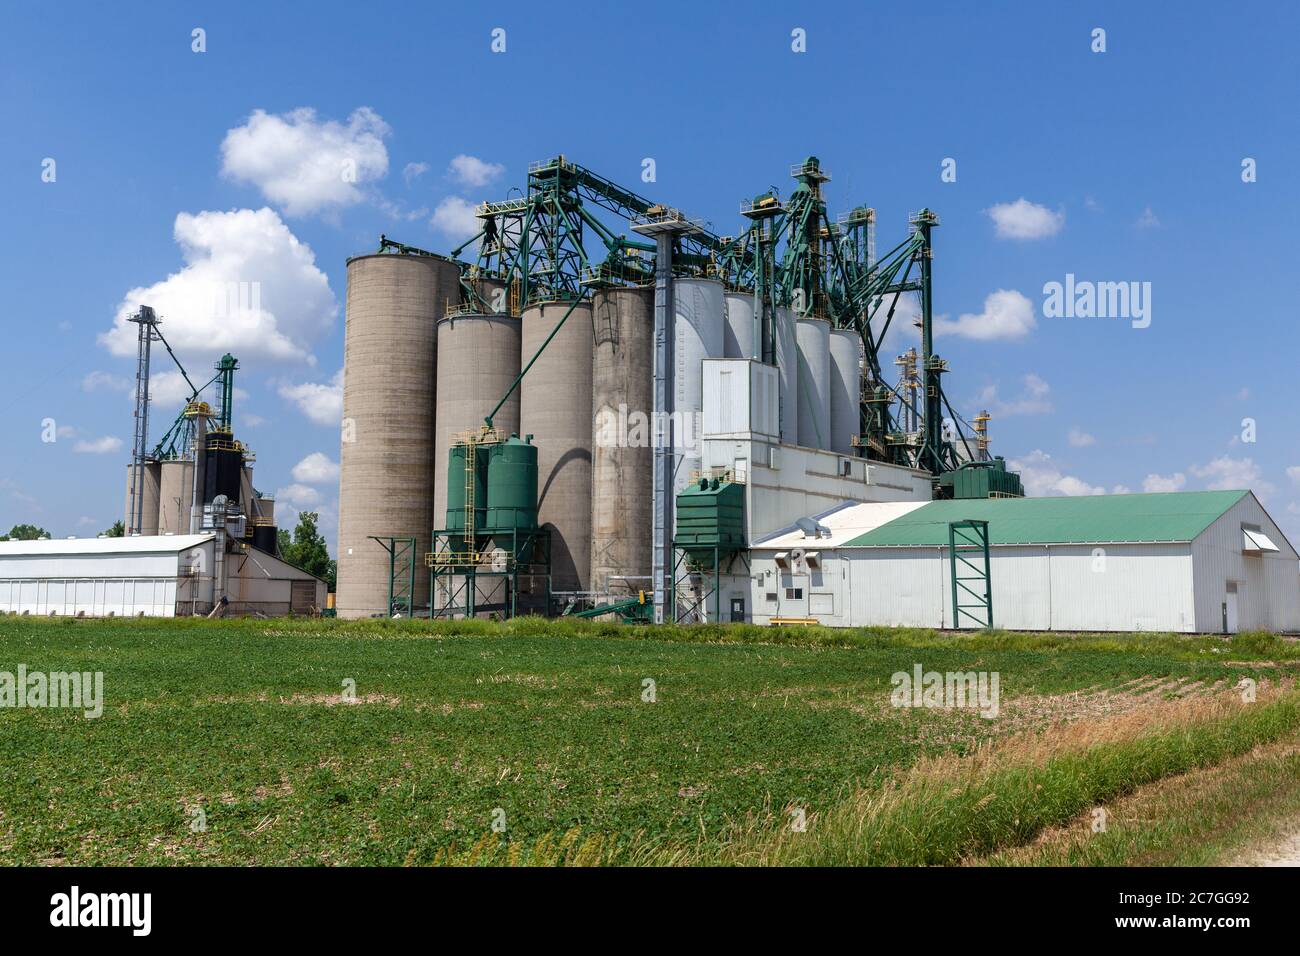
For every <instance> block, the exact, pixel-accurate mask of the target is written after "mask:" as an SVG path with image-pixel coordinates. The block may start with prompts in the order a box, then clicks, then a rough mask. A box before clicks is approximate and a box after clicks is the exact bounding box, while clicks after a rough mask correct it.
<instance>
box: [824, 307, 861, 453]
mask: <svg viewBox="0 0 1300 956" xmlns="http://www.w3.org/2000/svg"><path fill="white" fill-rule="evenodd" d="M861 354H862V339H861V337H860V336H859V335H858V333H857V332H855V331H853V330H852V329H832V330H831V380H830V390H831V434H830V449H831V451H834V452H838V453H839V454H841V455H849V454H852V453H853V436H855V435H857V434H858V430H859V428H860V427H861V426H860V422H859V420H858V403H859V400H860V392H861V389H862V358H861Z"/></svg>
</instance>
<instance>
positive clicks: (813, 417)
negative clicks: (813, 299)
mask: <svg viewBox="0 0 1300 956" xmlns="http://www.w3.org/2000/svg"><path fill="white" fill-rule="evenodd" d="M795 336H796V341H797V344H798V350H799V444H800V445H803V446H804V447H805V448H830V431H831V396H830V386H831V324H830V323H829V322H827V321H826V320H825V319H800V320H799V322H798V324H797V326H796V329H795Z"/></svg>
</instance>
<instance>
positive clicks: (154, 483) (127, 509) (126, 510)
mask: <svg viewBox="0 0 1300 956" xmlns="http://www.w3.org/2000/svg"><path fill="white" fill-rule="evenodd" d="M134 478H135V465H134V463H133V464H130V465H127V466H126V501H125V502H124V504H123V506H122V513H123V521H122V527H123V529H124V533H125V534H157V533H158V495H159V485H160V484H161V481H162V463H161V462H157V461H146V462H145V463H144V482H143V483H142V485H141V489H140V495H141V497H142V499H143V500H142V501H141V503H140V504H141V507H140V509H139V514H140V521H139V527H137V526H136V519H135V515H136V509H135V505H136V501H135V499H134V497H133V495H132V493H131V486H132V482H133V481H134Z"/></svg>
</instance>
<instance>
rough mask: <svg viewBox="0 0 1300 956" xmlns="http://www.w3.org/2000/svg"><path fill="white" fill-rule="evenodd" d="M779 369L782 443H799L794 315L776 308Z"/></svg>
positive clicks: (783, 309) (781, 307) (797, 358)
mask: <svg viewBox="0 0 1300 956" xmlns="http://www.w3.org/2000/svg"><path fill="white" fill-rule="evenodd" d="M776 366H777V368H778V369H779V373H778V380H779V382H780V386H781V442H782V444H786V445H797V444H799V349H798V346H797V345H796V341H795V318H794V312H793V311H791V310H790V308H789V307H788V306H778V307H777V309H776Z"/></svg>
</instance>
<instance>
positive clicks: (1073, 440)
mask: <svg viewBox="0 0 1300 956" xmlns="http://www.w3.org/2000/svg"><path fill="white" fill-rule="evenodd" d="M1066 440H1067V441H1069V443H1070V447H1071V448H1087V447H1088V446H1089V445H1095V444H1097V439H1096V438H1095V437H1094V436H1092V435H1089V434H1088V433H1087V432H1086V431H1084V430H1083V429H1081V428H1071V429H1070V433H1069V435H1067V436H1066Z"/></svg>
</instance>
